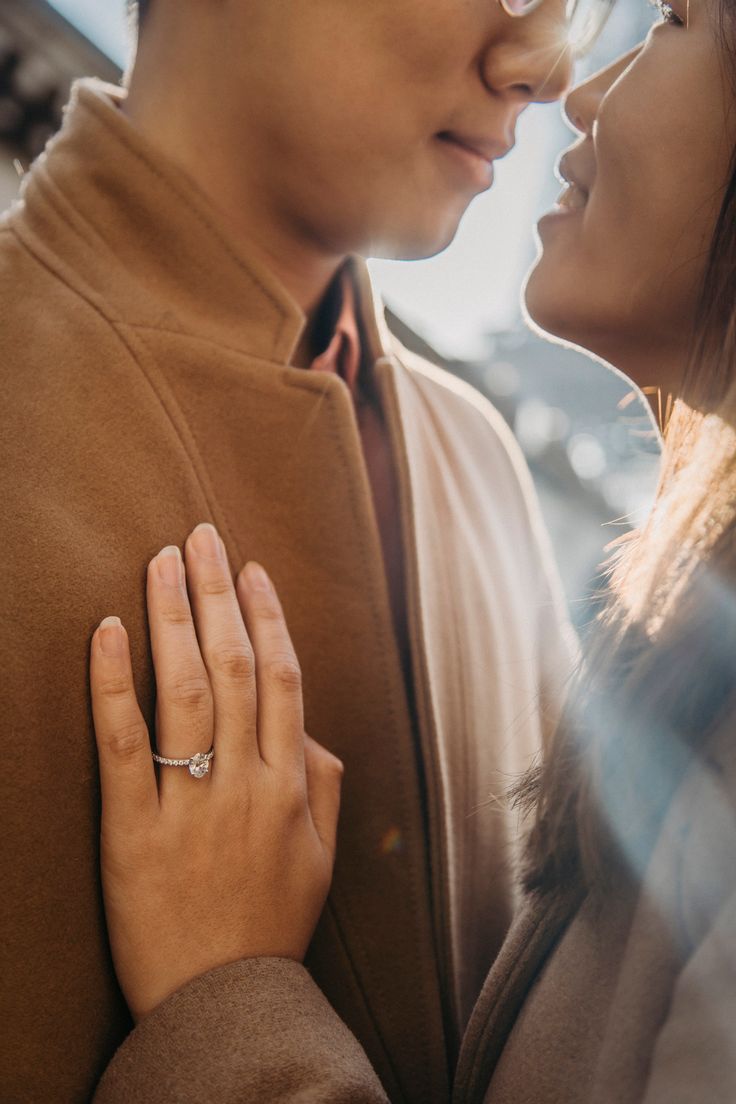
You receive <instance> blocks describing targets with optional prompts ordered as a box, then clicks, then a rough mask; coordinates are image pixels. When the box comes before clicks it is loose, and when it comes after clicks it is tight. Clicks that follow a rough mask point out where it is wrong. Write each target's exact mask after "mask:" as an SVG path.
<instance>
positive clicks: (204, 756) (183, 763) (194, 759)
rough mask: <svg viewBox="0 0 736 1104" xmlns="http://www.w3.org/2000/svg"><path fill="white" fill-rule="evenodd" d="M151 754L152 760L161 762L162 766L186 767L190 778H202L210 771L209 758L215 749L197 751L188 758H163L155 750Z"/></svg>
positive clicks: (211, 757) (212, 756)
mask: <svg viewBox="0 0 736 1104" xmlns="http://www.w3.org/2000/svg"><path fill="white" fill-rule="evenodd" d="M152 754H153V759H154V762H156V763H161V765H162V766H164V767H188V768H189V773H190V774H191V776H192V778H204V776H205V775H206V774H209V772H210V760H211V759H213V758H214V755H215V749H214V747H211V748H210V750H209V751H198V752H197V754H196V755H192V756H191V757H190V758H189V759H165V758H164V756H163V755H157V754H156V752H155V751H154V752H153V753H152Z"/></svg>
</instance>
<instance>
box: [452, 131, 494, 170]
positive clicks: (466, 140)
mask: <svg viewBox="0 0 736 1104" xmlns="http://www.w3.org/2000/svg"><path fill="white" fill-rule="evenodd" d="M437 137H438V138H439V139H441V140H442V141H443V142H451V143H452V144H453V145H456V146H459V147H460V149H464V150H466V152H467V153H471V154H473V155H474V156H475V157H477V158H479V160H481V161H485V162H486V164H487V165H492V164H493V162H494V161H497V160H498V159H499V158H500V157H504V156H505V155H506V154H507V153H508V152H509V150H510V149H511V146H509V145H507V144H504V143H503V142H499V141H496V139H494V138H476V137H472V136H469V135H466V134H457V133H456V132H455V131H451V130H443V131H441V133H440V134H438V135H437Z"/></svg>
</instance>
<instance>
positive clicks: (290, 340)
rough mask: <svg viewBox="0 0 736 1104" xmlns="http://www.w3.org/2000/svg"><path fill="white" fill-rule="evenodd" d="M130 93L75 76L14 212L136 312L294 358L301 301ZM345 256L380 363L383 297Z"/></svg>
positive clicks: (99, 288)
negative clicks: (56, 127)
mask: <svg viewBox="0 0 736 1104" xmlns="http://www.w3.org/2000/svg"><path fill="white" fill-rule="evenodd" d="M125 96H126V91H125V89H123V88H120V87H118V86H115V85H111V84H105V83H104V82H102V81H99V80H97V79H94V78H87V79H84V80H80V81H77V82H76V83H75V84H74V86H73V89H72V95H71V99H70V102H69V104H68V105H67V107H66V108H65V112H64V123H63V126H62V128H61V130H60V131H59V133H58V134H57V135H56V136H55V137H54V138H53V139H52V141H51V142H50V143H49V145H48V146H47V148H46V151H45V152H44V154H43V155H42V156H41V157H40V158H39V159H38V160H37V161H36V163H35V164H34V165H33V167H32V169H31V170H30V172H29V173H28V174H27V176H26V178H25V180H24V183H23V188H22V192H21V200H22V201H21V204H20V206H19V207H16V208H15V212H14V213H15V214H16V216H17V214H19V213H22V215H23V218H24V221H25V223H26V225H30V227H31V228H32V229H35V230H36V232H37V236H38V238H39V240H40V241H42V242H43V243H44V244H45V245H46V246H47V247H48V248H50V249H51V250H52V251H53V252H55V253H56V254H57V256H59V257H62V258H67V259H71V258H73V257H74V253H75V251H76V253H77V254H79V253H81V254H83V255H84V254H86V256H81V257H79V260H82V261H83V262H84V264H83V268H82V270H83V271H85V272H87V273H88V276H89V280H90V284H91V286H92V288H93V289H94V290H95V291H96V292H101V293H102V294H103V295H104V296H105V298H106V299H108V302H109V300H110V298H112V300H113V301H116V305H117V307H118V309H119V311H120V314H121V316H123V317H125V318H127V319H128V320H132V321H134V323H135V322H138V323H139V324H141V325H148V326H155V327H156V328H158V329H164V328H170V329H175V330H181V331H182V332H189V333H191V334H193V335H196V336H199V337H203V338H205V339H208V340H211V341H215V342H217V343H219V344H222V345H224V346H227V347H229V348H231V349H233V350H234V351H238V352H242V353H245V354H247V355H249V356H252V357H256V358H259V359H263V360H266V361H269V362H271V363H276V364H279V365H281V366H287V365H289V364H290V363H291V360H292V357H293V354H294V350H295V348H296V346H297V345H298V343H299V339H300V337H301V335H302V332H303V328H304V325H305V317H304V314H303V312H302V311H301V309H300V307H299V306H298V305H297V303H296V302H295V300H294V299H293V298H292V296H291V295H290V294H289V292H288V291H287V290H286V289H285V288H284V287H283V285H282V284H281V283H280V282H279V280H278V279H276V277H275V276H274V275H273V274H272V273H271V272H270V271H269V270H268V269H267V267H266V266H264V265H263V263H262V262H261V260H260V258H258V257H256V256H254V255H253V252H252V251H250V250H248V248H247V244H244V243H243V242H238V243H237V244H236V243H233V241H232V239H231V237H230V235H229V233H228V230H227V227H226V224H225V223H224V220H223V219H222V218H221V216H220V215H219V213H218V212H217V211H216V210H215V209H214V208H213V206H212V203H211V201H210V200H209V198H208V197H207V196H206V195H205V194H204V193H203V192H202V191H201V190H200V188H199V187H198V186H197V185H196V184H195V182H194V181H193V180H191V179H190V178H189V177H188V176H187V175H186V174H185V173H183V172H182V171H181V170H180V169H179V167H178V166H177V165H176V164H175V163H174V162H173V161H171V160H169V159H167V158H166V157H164V156H163V155H162V154H161V153H160V152H159V151H158V150H157V149H156V148H155V146H153V145H152V144H151V143H150V142H149V141H148V140H147V139H146V138H145V137H144V136H143V135H142V134H141V133H140V132H139V131H138V130H137V128H135V127H134V126H133V125H132V124H131V123H130V121H129V120H128V118H127V117H126V116H125V115H124V114H123V112H122V111H120V110H119V109H118V108H119V105H120V103H121V102H122V101H123V100H124V99H125ZM59 216H61V218H60V217H59ZM347 264H348V266H349V268H350V271H351V273H352V276H353V280H354V284H355V287H356V295H357V313H358V317H359V320H360V323H361V330H362V336H363V338H364V340H365V342H366V346H367V347H366V350H365V352H366V357H367V359H368V361H369V362H370V363H375V361H376V360H379V359H380V358H382V357H384V356H386V355H387V353H388V351H389V349H390V345H391V340H392V339H391V337H390V334H389V332H388V329H387V327H386V323H385V320H384V317H383V306H382V304H381V303H380V302H379V301H378V299H377V297H376V296H375V294H374V291H373V288H372V286H371V280H370V276H369V274H368V270H367V267H366V265H365V262H364V261H363V260H362V259H361V258H359V257H357V256H351V257H350V258H349V259H348V262H347ZM76 267H77V270H79V266H76ZM113 274H114V279H113V278H112V276H113Z"/></svg>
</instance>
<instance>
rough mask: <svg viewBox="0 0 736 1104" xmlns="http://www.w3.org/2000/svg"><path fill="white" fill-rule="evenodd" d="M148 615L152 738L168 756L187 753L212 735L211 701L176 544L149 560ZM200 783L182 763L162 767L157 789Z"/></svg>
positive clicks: (204, 748)
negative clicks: (153, 707)
mask: <svg viewBox="0 0 736 1104" xmlns="http://www.w3.org/2000/svg"><path fill="white" fill-rule="evenodd" d="M147 593H148V620H149V628H150V633H151V649H152V652H153V663H154V667H155V670H156V743H157V751H158V753H159V755H163V756H165V757H166V758H167V759H188V758H190V757H191V756H192V755H195V754H196V753H197V752H206V751H208V750H209V748H210V745H211V744H212V741H213V732H214V727H213V712H214V709H213V701H212V689H211V686H210V680H209V678H208V675H207V670H206V668H205V665H204V662H203V660H202V653H201V651H200V648H199V642H198V640H197V634H196V632H195V629H194V622H193V620H192V611H191V608H190V605H189V597H188V595H187V588H186V578H185V572H184V562H183V560H182V557H181V553H180V551H179V549H178V548H176V547H174V546H170V547H167V548H164V549H163V550H162V551H161V552H159V554H158V556H156V557H155V559H153V560H152V561H151V563H150V564H149V565H148V587H147ZM182 780H183V781H185V782H186V783H187V784H196V785H199V786H202V785H203V784H206V783H203V781H202V780H201V779H198V780H196V782H195V780H194V779H192V778H191V777H190V775H189V772H188V771H187V769H186V767H170V766H162V767H161V792H162V793H164V792H165V790H167V789H168V788H169V787H174V786H180V785H181V783H182Z"/></svg>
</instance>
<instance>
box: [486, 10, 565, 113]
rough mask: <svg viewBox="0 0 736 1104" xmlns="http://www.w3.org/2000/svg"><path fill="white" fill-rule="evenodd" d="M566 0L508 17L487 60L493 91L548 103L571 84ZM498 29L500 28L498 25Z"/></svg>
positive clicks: (487, 84) (513, 97)
mask: <svg viewBox="0 0 736 1104" xmlns="http://www.w3.org/2000/svg"><path fill="white" fill-rule="evenodd" d="M565 8H566V5H565V4H564V3H562V2H561V0H547V2H545V3H543V4H542V5H541V7H539V8H538V9H537V10H536V11H534V12H533V13H532V14H530V15H527V16H524V17H523V18H520V19H512V18H510V17H508V16H506V17H504V22H505V26H504V28H503V33H502V34H501V35H498V33H497V31H496V34H495V35H494V36H493V40H492V41H491V42H489V45H488V49H487V50H486V53H485V56H484V60H483V80H484V82H485V84H486V86H487V87H488V89H489V91H491V92H494V93H495V94H496V95H503V96H506V97H508V98H509V99H515V100H516V101H518V102H520V103H524V104H526V103H549V102H551V101H553V100H559V99H560V98H561V97H562V96H564V94H565V92H566V91H567V90H568V89H569V87H570V85H571V83H572V74H573V60H574V59H573V51H572V48H571V45H570V39H569V29H568V24H567V18H566V14H565ZM497 30H498V27H497Z"/></svg>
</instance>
